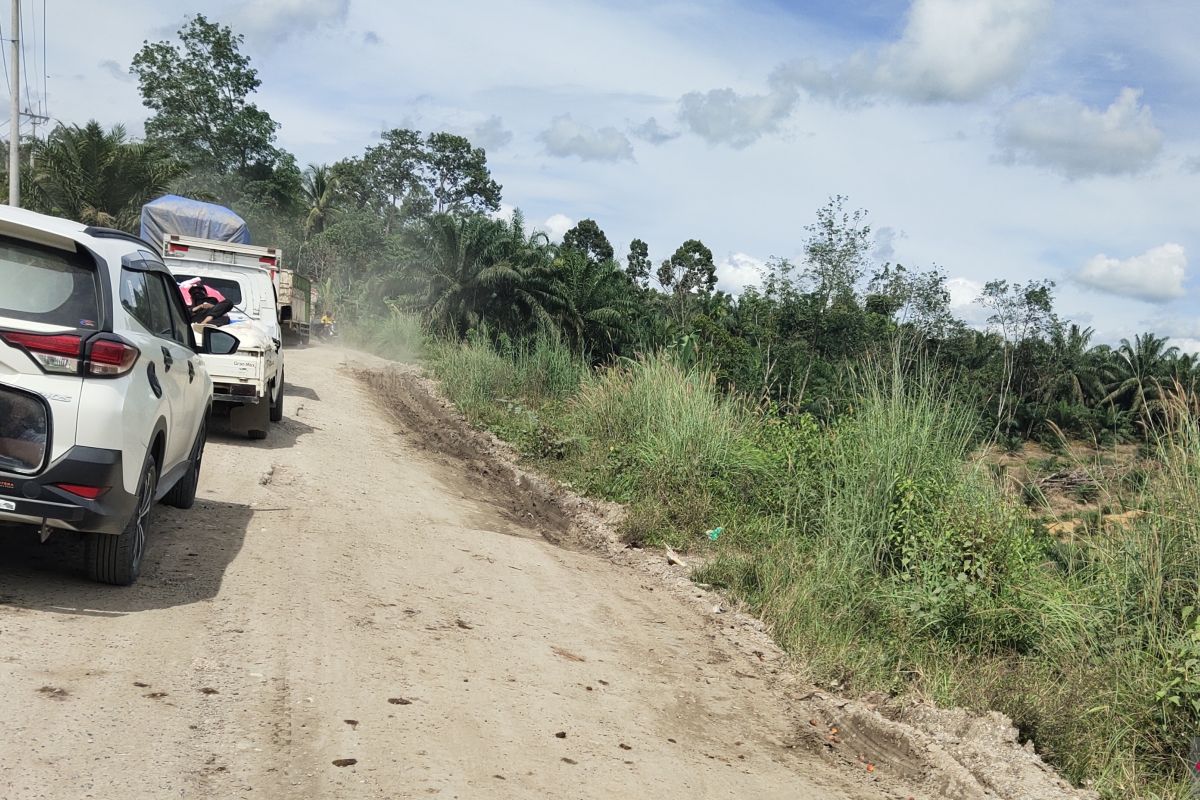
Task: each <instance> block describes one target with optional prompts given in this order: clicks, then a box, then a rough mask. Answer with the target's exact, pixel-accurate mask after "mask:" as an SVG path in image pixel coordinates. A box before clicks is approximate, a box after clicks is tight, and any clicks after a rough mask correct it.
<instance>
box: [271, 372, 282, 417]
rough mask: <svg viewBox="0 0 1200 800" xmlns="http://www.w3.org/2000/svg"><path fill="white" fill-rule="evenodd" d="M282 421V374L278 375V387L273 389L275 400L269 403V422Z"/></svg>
mask: <svg viewBox="0 0 1200 800" xmlns="http://www.w3.org/2000/svg"><path fill="white" fill-rule="evenodd" d="M282 419H283V374H282V373H280V375H279V385H278V386H276V387H275V400H274V402H272V403H271V422H279V421H281V420H282Z"/></svg>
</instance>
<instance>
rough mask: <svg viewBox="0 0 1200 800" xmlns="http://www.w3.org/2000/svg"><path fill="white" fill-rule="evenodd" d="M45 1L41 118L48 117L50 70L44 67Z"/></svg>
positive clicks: (44, 12)
mask: <svg viewBox="0 0 1200 800" xmlns="http://www.w3.org/2000/svg"><path fill="white" fill-rule="evenodd" d="M46 38H47V34H46V0H42V106H41V108H42V116H43V117H48V116H50V68H49V67H47V66H46Z"/></svg>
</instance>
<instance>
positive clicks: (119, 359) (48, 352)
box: [0, 331, 141, 378]
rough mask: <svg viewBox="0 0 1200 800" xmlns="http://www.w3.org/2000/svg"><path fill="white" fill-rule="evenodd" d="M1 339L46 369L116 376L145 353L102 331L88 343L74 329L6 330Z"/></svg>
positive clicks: (131, 366) (72, 373)
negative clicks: (49, 331)
mask: <svg viewBox="0 0 1200 800" xmlns="http://www.w3.org/2000/svg"><path fill="white" fill-rule="evenodd" d="M0 339H3V340H4V341H5V342H6V343H7V344H10V345H12V346H13V347H17V348H20V349H21V350H24V351H25V352H26V353H28V354H29V357H30V358H32V359H33V360H34V361H36V362H37V363H38V366H40V367H41V368H42V370H44V371H45V372H51V373H55V374H58V375H79V374H80V373H81V371H82V374H83V375H84V376H88V375H90V376H92V377H95V378H115V377H118V376H120V375H124V374H125V373H127V372H129V370H131V369H132V368H133V365H134V363H135V362H136V361H137V360H138V356H140V355H141V351H139V350H138V349H137V348H136V347H134V346H133V345H131V344H129V343H128V342H126V341H125V340H123V339H120V338H118V337H116V336H113V335H111V334H100V335H99V336H97V337H95V338H93V339H91V341H89V342H88V343H87V350H86V352H84V342H83V339H82V338H81V337H79V336H77V335H75V334H72V333H62V334H50V335H47V334H41V333H21V332H17V331H5V332H4V333H0Z"/></svg>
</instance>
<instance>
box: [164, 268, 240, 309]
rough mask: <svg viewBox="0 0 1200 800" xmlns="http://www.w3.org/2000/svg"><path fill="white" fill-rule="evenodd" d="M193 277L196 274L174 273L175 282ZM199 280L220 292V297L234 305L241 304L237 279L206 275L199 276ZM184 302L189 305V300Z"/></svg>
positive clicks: (181, 281)
mask: <svg viewBox="0 0 1200 800" xmlns="http://www.w3.org/2000/svg"><path fill="white" fill-rule="evenodd" d="M194 277H196V276H195V275H176V276H175V282H176V283H183V282H184V281H189V280H191V279H192V278H194ZM200 282H201V283H203V284H204V285H205V286H211V287H212V288H214V289H216V290H217V291H218V292H220V293H221V296H222V297H224V298H225V299H226V300H228V301H230V302H231V303H233V304H234V305H235V306H240V305H241V304H242V287H241V285H240V284H239V283H238V282H237V281H235V280H231V279H229V278H209V277H207V276H201V277H200ZM184 302H186V303H187V304H188V305H189V306H190V305H191V302H190V301H184Z"/></svg>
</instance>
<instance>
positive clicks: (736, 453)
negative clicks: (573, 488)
mask: <svg viewBox="0 0 1200 800" xmlns="http://www.w3.org/2000/svg"><path fill="white" fill-rule="evenodd" d="M563 424H564V425H565V426H566V427H567V429H569V430H571V431H573V432H575V433H576V434H577V435H578V436H579V437H580V439H581V440H582V446H581V451H580V453H579V455H578V457H577V458H576V463H575V470H574V473H575V480H576V482H577V483H579V484H580V485H582V486H583V487H585V488H586V489H587V490H589V491H591V492H593V493H596V494H600V495H603V496H605V497H608V498H611V499H615V500H619V501H622V502H627V503H630V504H632V513H631V514H630V517H629V520H628V522H627V525H626V534H627V537H628V538H629V539H630V540H631V541H635V542H651V543H668V544H671V545H673V546H675V547H687V546H688V545H689V544H692V543H695V542H698V541H700V539H699V538H698V537H700V535H701V534H703V533H704V532H705V531H707V530H711V529H715V528H717V527H723V528H726V529H729V530H730V534H731V536H736V535H737V534H738V533H739V523H743V524H744V523H746V522H747V521H748V520H749V521H751V522H753V517H755V516H756V515H757V513H756V512H757V509H756V508H755V498H756V497H757V496H758V495H759V494H760V492H761V490H762V488H763V487H764V486H765V485H766V484H767V483H769V482H771V481H772V479H773V473H772V471H771V458H770V456H769V454H768V453H767V452H766V451H764V450H763V448H761V447H759V446H757V445H756V443H755V442H754V441H753V426H752V425H751V424H750V423H749V421H748V415H747V413H746V410H745V409H744V407H743V406H742V404H741V402H740V401H738V400H737V399H735V398H733V397H730V396H728V395H726V394H723V393H721V392H719V391H718V390H717V388H716V380H715V378H714V376H713V375H712V373H710V372H709V371H707V370H706V369H704V368H702V367H695V366H693V367H685V366H681V365H680V364H678V363H677V362H676V361H675V360H673V359H672V358H670V357H668V356H649V357H646V358H643V359H639V360H636V361H627V362H623V363H621V364H618V365H616V366H612V367H609V368H607V369H602V370H600V371H599V372H597V373H596V374H595V375H594V376H593V377H592V378H591V379H590V380H588V381H586V382H585V383H584V384H583V385H582V386H581V387H580V390H579V392H578V394H576V395H575V396H574V397H573V398H572V399H571V401H570V402H569V403H568V404H567V407H566V409H565V414H564V420H563Z"/></svg>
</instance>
